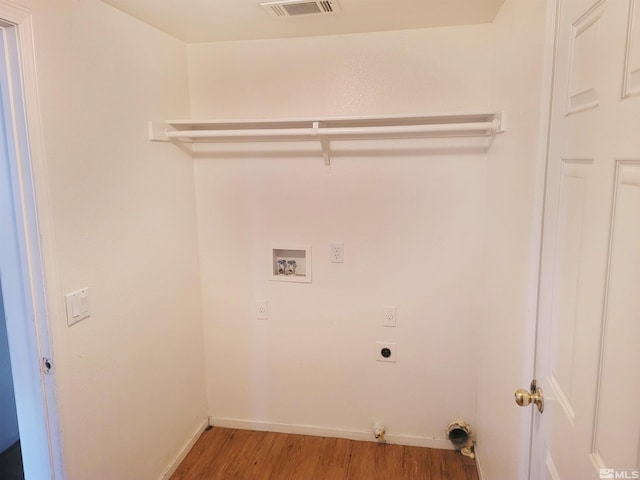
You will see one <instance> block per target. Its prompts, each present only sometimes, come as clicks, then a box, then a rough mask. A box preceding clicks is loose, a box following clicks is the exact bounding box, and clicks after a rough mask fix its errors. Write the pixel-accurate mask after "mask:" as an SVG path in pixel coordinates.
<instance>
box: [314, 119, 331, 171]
mask: <svg viewBox="0 0 640 480" xmlns="http://www.w3.org/2000/svg"><path fill="white" fill-rule="evenodd" d="M321 126H322V123H321V122H313V131H314V132H315V133H316V136H317V137H318V140H320V147H321V148H322V158H323V159H324V164H325V166H326V167H327V168H329V167H331V156H330V155H329V149H330V148H329V140H327V138H326V137H325V136H324V135H322V133H320V127H321Z"/></svg>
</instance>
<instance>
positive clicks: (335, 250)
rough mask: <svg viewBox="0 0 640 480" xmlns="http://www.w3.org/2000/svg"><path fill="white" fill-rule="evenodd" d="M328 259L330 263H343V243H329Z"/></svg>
mask: <svg viewBox="0 0 640 480" xmlns="http://www.w3.org/2000/svg"><path fill="white" fill-rule="evenodd" d="M329 260H330V261H331V263H344V243H342V242H332V243H331V245H330V246H329Z"/></svg>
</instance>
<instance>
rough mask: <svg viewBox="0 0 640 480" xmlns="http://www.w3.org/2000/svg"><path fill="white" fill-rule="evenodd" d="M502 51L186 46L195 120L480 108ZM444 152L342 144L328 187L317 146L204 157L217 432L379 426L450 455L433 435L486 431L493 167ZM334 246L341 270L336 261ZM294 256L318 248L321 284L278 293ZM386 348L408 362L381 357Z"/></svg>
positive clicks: (461, 33)
mask: <svg viewBox="0 0 640 480" xmlns="http://www.w3.org/2000/svg"><path fill="white" fill-rule="evenodd" d="M490 40H491V26H490V25H481V26H474V27H464V28H444V29H431V30H414V31H403V32H386V33H372V34H358V35H342V36H327V37H312V38H299V39H282V40H268V41H248V42H224V43H215V44H195V45H190V46H189V48H188V52H189V80H190V86H191V110H192V115H193V117H194V118H243V117H245V118H246V117H248V118H268V117H295V116H313V115H326V116H332V115H367V114H402V113H405V114H409V113H423V114H424V113H437V112H448V111H454V112H455V111H468V110H471V111H473V110H484V109H487V108H488V106H489V100H490V85H489V82H490V64H491V61H490V60H491V57H490ZM448 145H449V147H448V148H447V147H443V148H442V149H440V147H441V146H442V145H441V143H440V142H435V143H433V142H431V143H430V142H426V143H424V142H420V141H418V142H414V143H411V142H400V141H388V142H379V143H377V142H361V143H357V144H346V143H345V144H340V143H339V142H334V145H333V157H332V167H331V173H329V174H328V173H327V172H326V171H325V168H324V165H323V163H322V159H321V156H320V155H319V153H318V150H319V147H318V146H311V147H310V148H311V149H312V152H311V153H309V152H308V150H305V148H309V147H304V146H301V145H296V144H291V145H287V146H286V150H288V151H287V152H282V151H280V152H278V151H276V150H274V146H273V145H269V146H267V145H262V146H256V145H244V146H241V147H238V148H236V149H235V150H233V149H232V148H230V147H229V146H225V145H223V146H222V147H220V148H218V149H215V147H213V148H214V149H213V150H209V151H200V152H199V153H198V159H197V160H196V191H197V204H198V221H199V235H200V259H201V265H202V267H201V268H202V288H203V305H204V311H203V313H204V321H205V328H204V331H205V343H206V348H205V351H206V368H207V391H208V398H209V414H210V415H211V416H212V418H213V422H214V424H222V425H239V426H245V427H246V426H253V427H255V428H262V427H265V428H270V429H280V430H285V431H286V430H290V431H306V432H310V433H329V434H336V435H340V434H345V435H348V436H352V437H358V436H359V435H366V438H373V436H372V435H371V434H370V433H369V431H370V428H371V426H372V424H373V422H374V421H376V420H380V421H382V422H384V423H385V424H386V426H387V431H388V434H389V435H388V438H390V439H391V440H395V441H403V442H416V443H420V444H432V445H437V446H441V447H447V446H448V442H446V441H444V440H442V441H440V442H431V441H430V440H429V438H430V437H439V438H441V439H442V438H443V437H444V430H445V428H446V426H447V423H448V422H449V421H450V420H452V419H455V418H458V417H462V418H465V419H467V420H468V421H470V422H474V421H475V418H476V415H475V388H476V377H477V371H476V354H477V347H478V344H477V342H476V341H475V338H476V333H477V330H478V327H479V326H480V325H482V324H483V323H484V317H483V313H482V312H483V309H482V296H481V293H482V292H481V290H482V266H483V261H482V254H483V242H482V236H483V221H484V198H485V178H486V162H485V159H486V155H485V153H483V152H482V151H477V150H471V151H464V149H463V148H462V147H461V146H460V145H462V144H460V143H456V142H455V141H454V142H452V143H448ZM452 145H453V147H452ZM331 241H343V242H344V245H345V263H343V264H331V263H329V258H328V252H329V243H330V242H331ZM291 244H292V245H307V244H308V245H311V246H312V248H313V283H311V284H290V283H280V282H270V281H268V280H267V271H268V260H267V249H268V248H269V247H271V246H275V247H277V246H279V245H291ZM263 299H264V300H268V302H269V313H270V319H269V320H267V321H257V320H256V319H255V303H254V302H255V301H256V300H263ZM385 305H395V306H396V307H397V309H398V327H397V328H395V329H393V328H384V327H382V326H381V322H382V308H383V306H385ZM379 340H383V341H393V342H397V343H398V363H397V364H388V363H380V362H376V361H375V360H374V355H375V349H374V345H375V342H376V341H379ZM341 431H346V432H341ZM364 432H366V433H364Z"/></svg>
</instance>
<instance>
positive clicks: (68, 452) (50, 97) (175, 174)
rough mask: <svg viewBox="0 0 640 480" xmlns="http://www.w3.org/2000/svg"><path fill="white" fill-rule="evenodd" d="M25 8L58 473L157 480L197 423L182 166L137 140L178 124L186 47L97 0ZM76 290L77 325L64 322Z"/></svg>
mask: <svg viewBox="0 0 640 480" xmlns="http://www.w3.org/2000/svg"><path fill="white" fill-rule="evenodd" d="M25 3H27V4H28V5H29V6H30V8H31V9H32V11H33V22H34V32H35V34H34V37H35V49H36V56H37V59H36V60H37V69H38V84H39V93H40V101H41V107H42V119H43V130H44V141H45V147H46V149H45V156H46V168H47V171H48V188H49V198H43V197H42V195H44V194H45V193H46V192H40V195H41V198H40V200H41V204H40V207H41V209H43V210H45V211H49V212H50V214H51V220H52V222H51V223H52V225H53V230H52V231H44V232H43V233H44V235H45V243H47V244H49V243H50V242H51V241H53V245H54V251H53V254H52V255H48V256H47V257H46V258H45V268H46V270H47V272H48V274H47V277H48V278H49V279H53V281H52V282H51V283H50V284H49V285H48V288H49V290H48V294H49V297H50V300H49V301H50V305H51V307H52V312H51V319H50V321H51V331H52V338H53V352H54V356H55V362H56V377H57V386H58V397H59V399H58V400H59V406H60V417H61V429H62V440H63V447H64V453H65V460H66V467H67V478H68V479H69V480H75V479H78V480H84V479H90V478H114V479H115V478H117V479H123V480H124V479H132V480H133V479H135V480H143V479H158V478H160V476H161V475H162V474H163V473H164V470H165V469H166V468H168V466H169V465H170V464H171V463H172V461H173V460H174V458H175V456H176V455H177V454H178V452H179V451H180V449H181V448H182V447H183V446H184V445H185V443H186V442H187V441H188V440H189V439H190V437H191V436H192V435H193V433H194V432H195V430H196V428H197V427H198V426H199V425H201V424H202V422H203V420H204V419H205V418H206V403H205V391H204V380H203V379H204V373H203V345H202V341H201V336H202V322H201V307H200V284H199V267H198V253H197V236H196V216H195V196H194V182H193V167H192V163H191V161H190V160H189V159H188V157H186V156H185V155H183V154H182V153H181V152H180V151H179V150H177V149H175V148H173V147H172V146H170V145H165V144H153V143H151V142H149V141H148V140H147V138H146V122H147V120H149V119H153V118H173V117H188V116H189V105H188V83H187V67H186V47H185V46H184V45H183V44H182V43H181V42H178V41H177V40H175V39H173V38H171V37H169V36H167V35H165V34H162V33H160V32H158V31H156V30H154V29H152V28H150V27H148V26H146V25H143V24H142V23H140V22H138V21H136V20H134V19H132V18H130V17H128V16H126V15H124V14H122V13H120V12H118V11H116V10H114V9H112V8H110V7H107V6H106V5H104V4H102V3H101V2H99V1H97V0H58V1H56V2H51V1H50V0H30V1H28V2H25ZM40 173H42V172H36V174H40ZM50 236H53V240H51V239H50ZM82 287H89V291H90V300H89V301H90V307H91V312H92V316H91V317H90V318H89V319H87V320H85V321H83V322H81V323H79V324H77V325H75V326H73V327H71V328H69V327H67V325H66V319H65V314H64V303H63V301H62V298H63V295H64V294H65V293H68V292H71V291H74V290H76V289H78V288H82Z"/></svg>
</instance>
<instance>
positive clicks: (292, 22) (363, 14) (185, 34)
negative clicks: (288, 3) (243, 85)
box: [102, 0, 504, 43]
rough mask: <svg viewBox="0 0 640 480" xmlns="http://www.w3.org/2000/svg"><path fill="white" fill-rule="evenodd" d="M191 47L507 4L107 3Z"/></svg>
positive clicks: (378, 27)
mask: <svg viewBox="0 0 640 480" xmlns="http://www.w3.org/2000/svg"><path fill="white" fill-rule="evenodd" d="M102 1H103V2H104V3H107V4H109V5H112V6H114V7H115V8H117V9H119V10H122V11H123V12H126V13H128V14H130V15H132V16H134V17H136V18H138V19H140V20H142V21H143V22H146V23H148V24H150V25H152V26H154V27H156V28H158V29H160V30H163V31H165V32H167V33H169V34H171V35H173V36H175V37H177V38H179V39H181V40H183V41H185V42H187V43H199V42H214V41H224V40H255V39H265V38H283V37H306V36H314V35H330V34H340V33H360V32H375V31H386V30H405V29H411V28H425V27H440V26H450V25H470V24H476V23H488V22H491V21H492V20H493V19H494V17H495V16H496V14H497V12H498V10H499V9H500V6H501V5H502V3H503V1H504V0H337V1H338V2H339V7H340V12H337V13H332V14H319V15H300V16H295V17H284V18H278V17H273V16H271V15H269V14H268V13H267V12H266V11H265V10H264V9H263V8H262V7H260V5H259V3H260V2H261V1H264V0H102Z"/></svg>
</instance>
